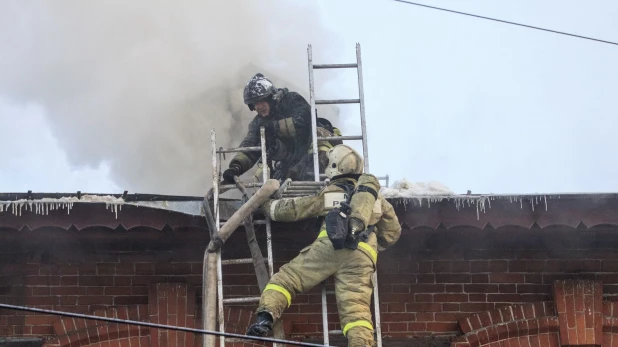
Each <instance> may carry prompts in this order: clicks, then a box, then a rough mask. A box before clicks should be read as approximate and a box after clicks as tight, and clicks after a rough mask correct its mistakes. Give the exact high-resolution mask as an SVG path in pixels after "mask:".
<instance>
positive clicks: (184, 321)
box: [148, 283, 196, 347]
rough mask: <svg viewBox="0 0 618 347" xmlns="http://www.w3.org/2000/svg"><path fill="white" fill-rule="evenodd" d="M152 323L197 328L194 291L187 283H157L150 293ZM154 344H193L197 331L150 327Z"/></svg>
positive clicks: (149, 306) (179, 346) (152, 343)
mask: <svg viewBox="0 0 618 347" xmlns="http://www.w3.org/2000/svg"><path fill="white" fill-rule="evenodd" d="M148 309H149V314H150V322H152V323H159V324H167V325H174V326H181V327H187V328H196V326H195V292H194V291H191V290H189V289H188V286H187V285H186V284H185V283H157V284H154V285H152V286H151V287H150V290H149V293H148ZM150 343H151V346H152V347H158V346H166V347H176V346H178V347H181V346H193V345H194V343H195V334H193V333H185V332H182V331H172V330H166V329H156V328H151V329H150Z"/></svg>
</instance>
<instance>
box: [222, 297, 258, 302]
mask: <svg viewBox="0 0 618 347" xmlns="http://www.w3.org/2000/svg"><path fill="white" fill-rule="evenodd" d="M258 301H260V297H259V296H252V297H249V298H232V299H223V303H224V304H236V303H243V302H258Z"/></svg>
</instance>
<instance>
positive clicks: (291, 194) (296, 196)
mask: <svg viewBox="0 0 618 347" xmlns="http://www.w3.org/2000/svg"><path fill="white" fill-rule="evenodd" d="M316 194H317V192H313V193H290V194H283V195H281V196H282V197H284V198H300V197H303V196H312V195H316Z"/></svg>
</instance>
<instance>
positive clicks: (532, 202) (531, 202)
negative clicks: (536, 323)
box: [530, 199, 534, 212]
mask: <svg viewBox="0 0 618 347" xmlns="http://www.w3.org/2000/svg"><path fill="white" fill-rule="evenodd" d="M530 205H532V212H534V201H532V199H530Z"/></svg>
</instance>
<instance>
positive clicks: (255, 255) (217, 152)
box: [211, 127, 283, 347]
mask: <svg viewBox="0 0 618 347" xmlns="http://www.w3.org/2000/svg"><path fill="white" fill-rule="evenodd" d="M260 135H261V145H260V146H256V147H242V148H230V149H223V148H219V149H217V144H216V134H215V131H214V130H213V131H212V135H211V136H212V137H211V141H212V167H213V169H212V177H213V185H212V186H213V200H214V201H213V205H214V211H215V213H214V219H215V228H216V231H217V232H218V231H219V229H220V227H221V225H222V223H221V222H220V215H219V193H220V189H221V190H223V189H233V188H238V189H239V190H241V192H242V193H243V194H244V197H245V198H248V197H247V193H246V191H245V190H244V187H245V185H242V183H241V182H240V181H237V182H236V185H234V184H231V185H221V186H220V185H219V177H220V174H221V158H220V156H222V155H224V154H225V153H235V152H261V154H262V165H263V170H262V175H263V177H262V178H263V181H264V182H266V181H267V180H268V179H269V178H270V171H269V167H268V165H267V161H266V141H265V137H264V128H263V127H262V128H261V129H260ZM246 186H247V187H259V186H261V184H259V183H250V184H247V185H246ZM248 224H250V225H248ZM255 225H266V245H267V259H268V260H267V264H268V271H267V276H266V275H265V274H264V273H263V272H262V273H260V271H259V265H258V264H257V263H256V261H257V262H261V263H262V264H260V265H263V262H264V260H263V257H262V253H261V251H260V249H259V247H258V246H257V241H256V239H255V231H254V230H255V229H254V226H255ZM245 231H246V232H247V241H248V243H249V248H250V250H251V254H252V258H244V259H229V260H222V259H221V249H219V250H218V251H217V311H218V314H217V319H218V321H219V331H221V332H224V331H225V317H224V310H223V305H224V304H238V303H249V302H259V301H260V297H259V296H256V297H244V298H229V299H225V298H223V269H222V268H223V266H224V265H233V264H254V266H255V268H256V276H257V278H258V285H259V286H260V291H261V290H263V289H264V288H263V287H264V286H265V285H266V283H267V282H268V280H269V279H270V277H272V275H273V251H272V238H271V225H270V219H269V218H268V217H266V218H265V219H264V220H253V218H251V217H250V218H249V219H248V222H246V223H245ZM265 277H268V278H265ZM278 329H280V331H281V332H282V331H283V330H282V328H281V323H279V326H275V333H276V334H277V333H278V331H277V330H278ZM279 337H281V336H279ZM219 341H220V346H221V347H225V337H223V336H221V337H220V340H219ZM274 346H275V347H277V346H278V344H274Z"/></svg>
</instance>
